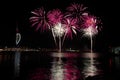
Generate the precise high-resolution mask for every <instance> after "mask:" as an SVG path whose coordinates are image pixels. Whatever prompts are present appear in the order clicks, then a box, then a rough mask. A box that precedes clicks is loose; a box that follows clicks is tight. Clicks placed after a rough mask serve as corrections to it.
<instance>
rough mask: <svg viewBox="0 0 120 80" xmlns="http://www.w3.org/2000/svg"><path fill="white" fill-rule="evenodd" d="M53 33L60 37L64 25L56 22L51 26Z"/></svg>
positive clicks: (63, 30)
mask: <svg viewBox="0 0 120 80" xmlns="http://www.w3.org/2000/svg"><path fill="white" fill-rule="evenodd" d="M52 30H53V33H54V35H55V37H59V36H60V37H62V36H63V35H64V33H65V28H64V25H63V24H61V23H58V24H56V25H55V26H54V27H53V28H52Z"/></svg>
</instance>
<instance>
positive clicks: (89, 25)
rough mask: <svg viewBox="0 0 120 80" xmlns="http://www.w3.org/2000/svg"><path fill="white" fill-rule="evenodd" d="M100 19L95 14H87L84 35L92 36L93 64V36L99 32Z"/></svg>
mask: <svg viewBox="0 0 120 80" xmlns="http://www.w3.org/2000/svg"><path fill="white" fill-rule="evenodd" d="M99 23H100V22H99V20H97V18H96V17H95V16H86V18H85V19H84V29H83V32H84V36H86V37H90V40H91V64H93V57H92V53H93V51H92V47H93V40H92V37H93V36H94V35H96V34H97V33H98V26H97V25H98V24H99Z"/></svg>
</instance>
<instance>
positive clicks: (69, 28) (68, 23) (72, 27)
mask: <svg viewBox="0 0 120 80" xmlns="http://www.w3.org/2000/svg"><path fill="white" fill-rule="evenodd" d="M76 22H77V19H72V18H65V19H64V20H63V24H64V25H65V27H66V32H65V36H66V37H69V38H70V39H72V38H73V33H74V34H77V32H76V30H77V25H76Z"/></svg>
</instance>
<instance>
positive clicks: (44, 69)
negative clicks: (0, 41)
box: [0, 52, 120, 80]
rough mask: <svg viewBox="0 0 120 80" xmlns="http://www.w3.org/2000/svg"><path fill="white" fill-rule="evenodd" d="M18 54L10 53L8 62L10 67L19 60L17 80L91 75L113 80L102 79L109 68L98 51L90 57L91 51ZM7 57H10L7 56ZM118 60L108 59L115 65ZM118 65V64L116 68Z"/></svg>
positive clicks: (87, 77) (76, 78)
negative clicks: (17, 55) (16, 55)
mask: <svg viewBox="0 0 120 80" xmlns="http://www.w3.org/2000/svg"><path fill="white" fill-rule="evenodd" d="M19 54H20V56H21V57H19V58H20V59H18V58H17V57H15V56H12V55H13V54H12V55H10V56H11V57H12V60H11V62H12V63H11V62H10V64H12V65H13V66H11V67H16V66H17V63H16V65H15V61H14V60H15V59H17V60H20V61H19V63H20V64H19V66H17V70H20V71H18V72H20V76H19V78H20V79H19V80H91V79H90V78H93V77H95V78H94V79H92V80H114V79H103V77H104V76H105V74H106V73H105V69H106V68H109V66H107V67H106V65H105V64H103V62H104V60H102V59H101V56H100V55H99V53H93V54H92V58H91V53H55V52H54V53H45V54H44V53H39V52H38V53H36V52H27V53H24V52H21V53H19ZM0 56H1V59H3V58H4V57H5V59H6V56H8V54H0ZM3 56H4V57H3ZM8 58H9V59H10V57H9V56H8ZM1 59H0V60H1ZM91 59H92V60H91ZM111 59H113V58H111ZM101 60H102V61H101ZM3 61H4V60H1V61H0V62H2V63H3ZM6 61H7V60H6ZM9 61H10V60H8V62H9ZM119 61H120V57H118V58H115V59H114V60H113V61H112V62H111V61H110V65H111V66H113V62H114V63H115V66H116V64H118V63H116V62H119ZM16 62H18V61H16ZM4 64H5V62H4ZM1 65H3V64H0V66H1ZM108 65H109V64H108ZM5 66H6V65H5ZM111 66H110V67H111ZM119 66H120V65H119V64H118V65H117V68H118V67H119ZM4 70H5V69H4ZM4 70H3V71H4ZM14 70H15V69H14ZM108 70H109V69H108ZM117 70H118V69H117ZM106 71H107V70H106ZM108 72H109V71H108ZM15 73H16V72H15ZM6 76H7V75H6ZM96 77H97V78H96Z"/></svg>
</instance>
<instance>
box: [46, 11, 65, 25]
mask: <svg viewBox="0 0 120 80" xmlns="http://www.w3.org/2000/svg"><path fill="white" fill-rule="evenodd" d="M47 17H48V19H49V23H50V24H51V25H52V26H54V25H56V24H58V23H61V20H62V18H63V14H62V12H61V11H60V10H59V9H54V10H52V11H49V12H48V15H47Z"/></svg>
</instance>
